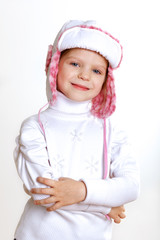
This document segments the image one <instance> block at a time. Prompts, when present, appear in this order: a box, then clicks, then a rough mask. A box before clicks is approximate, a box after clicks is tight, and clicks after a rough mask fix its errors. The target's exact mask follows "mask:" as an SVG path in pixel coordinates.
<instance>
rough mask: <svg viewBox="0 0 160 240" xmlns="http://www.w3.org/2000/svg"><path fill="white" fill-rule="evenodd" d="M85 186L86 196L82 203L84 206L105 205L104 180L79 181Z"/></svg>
mask: <svg viewBox="0 0 160 240" xmlns="http://www.w3.org/2000/svg"><path fill="white" fill-rule="evenodd" d="M81 181H83V182H84V183H85V185H86V188H87V195H86V198H85V200H84V201H83V203H85V204H95V205H106V204H105V199H106V197H107V193H106V192H105V191H104V189H105V188H104V181H105V180H99V181H97V180H88V179H81Z"/></svg>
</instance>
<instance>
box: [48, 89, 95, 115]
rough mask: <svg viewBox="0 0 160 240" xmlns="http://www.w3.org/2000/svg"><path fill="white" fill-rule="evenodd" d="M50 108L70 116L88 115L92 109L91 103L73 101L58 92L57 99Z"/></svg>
mask: <svg viewBox="0 0 160 240" xmlns="http://www.w3.org/2000/svg"><path fill="white" fill-rule="evenodd" d="M50 108H52V109H54V110H56V111H59V112H63V113H68V114H82V113H88V112H89V111H90V108H91V101H90V100H89V101H83V102H77V101H73V100H71V99H69V98H67V97H66V96H65V95H64V94H62V93H61V92H58V91H57V99H56V101H55V103H54V104H53V105H52V104H51V105H50Z"/></svg>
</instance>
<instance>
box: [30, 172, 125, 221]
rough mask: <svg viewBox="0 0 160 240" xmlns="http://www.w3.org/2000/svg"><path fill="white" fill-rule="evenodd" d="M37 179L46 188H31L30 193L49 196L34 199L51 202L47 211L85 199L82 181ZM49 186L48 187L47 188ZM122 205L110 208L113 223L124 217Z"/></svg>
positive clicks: (46, 202) (43, 202) (39, 203)
mask: <svg viewBox="0 0 160 240" xmlns="http://www.w3.org/2000/svg"><path fill="white" fill-rule="evenodd" d="M37 181H38V182H39V183H41V184H44V185H46V188H33V189H31V193H32V194H43V195H47V196H48V195H49V197H47V198H45V197H44V199H41V200H35V201H34V203H35V204H36V205H45V204H52V203H53V205H51V206H50V207H47V209H46V210H47V211H55V210H57V209H59V208H62V207H65V206H68V205H72V204H77V203H80V202H82V201H84V200H85V198H86V194H87V189H86V185H85V183H84V182H82V181H76V180H73V179H71V178H60V179H59V181H55V180H52V179H47V178H42V177H38V178H37ZM48 187H49V188H48ZM124 212H125V209H124V206H120V207H113V208H111V211H110V213H109V214H108V216H109V217H110V218H112V219H113V220H114V222H115V223H120V222H121V219H123V218H125V217H126V216H125V214H124Z"/></svg>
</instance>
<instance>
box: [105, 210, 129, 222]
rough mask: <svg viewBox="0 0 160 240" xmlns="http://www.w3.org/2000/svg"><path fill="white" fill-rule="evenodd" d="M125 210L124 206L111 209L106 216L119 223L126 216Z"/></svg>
mask: <svg viewBox="0 0 160 240" xmlns="http://www.w3.org/2000/svg"><path fill="white" fill-rule="evenodd" d="M124 212H125V208H124V206H120V207H113V208H111V211H110V213H109V214H108V216H109V217H110V218H112V219H113V220H114V222H115V223H120V222H121V219H123V218H125V217H126V215H125V214H124Z"/></svg>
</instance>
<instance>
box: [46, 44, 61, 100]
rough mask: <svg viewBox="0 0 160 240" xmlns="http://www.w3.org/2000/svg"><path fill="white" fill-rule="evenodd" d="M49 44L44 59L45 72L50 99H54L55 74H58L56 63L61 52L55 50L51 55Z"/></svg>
mask: <svg viewBox="0 0 160 240" xmlns="http://www.w3.org/2000/svg"><path fill="white" fill-rule="evenodd" d="M51 46H52V45H50V46H49V50H48V54H47V59H46V73H47V81H48V83H49V85H50V89H51V94H52V99H51V100H52V101H53V102H54V101H55V100H56V92H57V91H56V85H57V84H56V81H57V74H58V64H59V59H60V55H61V53H60V52H59V51H58V50H57V51H56V52H55V53H54V54H53V56H52V49H51Z"/></svg>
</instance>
